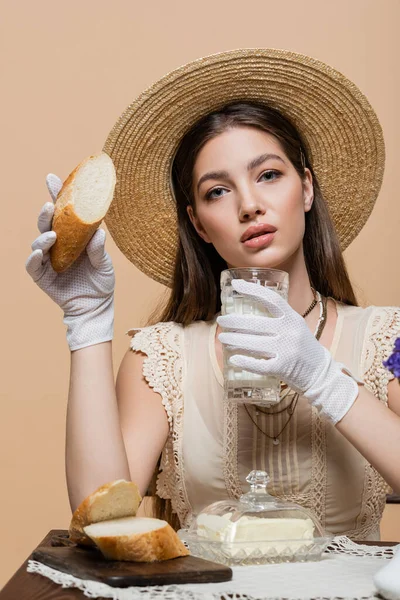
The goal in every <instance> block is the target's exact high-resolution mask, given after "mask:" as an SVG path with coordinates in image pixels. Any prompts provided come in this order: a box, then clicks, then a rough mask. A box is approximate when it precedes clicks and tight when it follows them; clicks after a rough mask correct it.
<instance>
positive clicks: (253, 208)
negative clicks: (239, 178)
mask: <svg viewBox="0 0 400 600" xmlns="http://www.w3.org/2000/svg"><path fill="white" fill-rule="evenodd" d="M263 214H265V209H264V207H263V206H262V205H261V203H260V202H258V201H257V200H253V199H247V200H246V201H243V202H242V204H241V206H240V219H241V220H243V221H249V220H250V219H252V218H253V217H254V216H256V215H263Z"/></svg>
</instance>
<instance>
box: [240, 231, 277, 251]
mask: <svg viewBox="0 0 400 600" xmlns="http://www.w3.org/2000/svg"><path fill="white" fill-rule="evenodd" d="M275 233H276V231H274V232H271V233H265V234H264V235H258V236H257V237H254V238H251V240H246V241H245V242H242V244H244V245H245V246H247V247H248V248H264V247H265V246H268V245H269V244H270V243H271V242H272V240H273V239H274V237H275Z"/></svg>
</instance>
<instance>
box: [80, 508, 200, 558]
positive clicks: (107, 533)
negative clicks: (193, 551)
mask: <svg viewBox="0 0 400 600" xmlns="http://www.w3.org/2000/svg"><path fill="white" fill-rule="evenodd" d="M84 531H85V533H86V534H87V535H88V536H89V537H90V538H91V539H92V540H93V541H94V542H95V543H96V545H97V546H98V547H99V548H100V551H101V552H102V554H103V556H104V557H105V558H107V559H109V560H125V561H134V562H154V561H158V560H160V561H161V560H169V559H170V558H177V557H178V556H187V555H188V554H189V550H187V548H186V547H185V546H184V544H183V543H182V542H181V540H180V539H179V537H178V535H177V533H176V531H174V529H172V527H171V525H169V524H168V523H167V521H162V520H161V519H153V518H150V517H149V518H148V517H128V518H125V519H114V520H112V521H103V522H102V523H95V524H93V525H88V526H87V527H85V528H84Z"/></svg>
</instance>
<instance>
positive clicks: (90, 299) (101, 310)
mask: <svg viewBox="0 0 400 600" xmlns="http://www.w3.org/2000/svg"><path fill="white" fill-rule="evenodd" d="M46 184H47V187H48V190H49V192H50V195H51V197H52V199H53V202H47V203H46V204H45V205H44V206H43V208H42V210H41V211H40V214H39V218H38V228H39V231H40V233H41V235H40V236H39V237H38V238H36V240H35V241H34V242H33V244H32V250H33V252H32V254H31V255H30V256H29V258H28V260H27V261H26V265H25V266H26V270H27V272H28V273H29V275H30V276H31V277H32V279H33V281H34V282H35V283H37V285H38V286H39V287H40V288H41V289H42V290H43V291H44V292H46V294H47V295H48V296H50V298H51V299H52V300H54V302H56V303H57V304H58V305H59V306H60V307H61V308H62V310H63V311H64V323H65V324H66V326H67V342H68V345H69V347H70V349H71V350H79V349H80V348H84V347H86V346H92V345H94V344H100V343H101V342H106V341H109V340H112V338H113V327H114V286H115V277H114V269H113V266H112V262H111V258H110V256H109V255H108V254H107V252H106V251H105V249H104V244H105V237H106V236H105V231H104V230H103V229H98V230H97V231H96V232H95V233H94V235H93V237H92V238H91V240H90V242H89V243H88V245H87V246H86V249H85V251H84V252H83V253H82V254H81V256H80V257H79V258H78V259H77V260H76V262H75V263H74V264H73V265H72V266H71V267H70V268H69V269H67V270H66V271H64V272H63V273H56V272H55V271H54V269H53V267H52V266H51V262H50V255H49V250H50V248H51V246H52V245H53V244H54V242H55V241H56V233H55V232H54V231H51V222H52V219H53V214H54V202H55V200H56V198H57V194H58V192H59V191H60V189H61V186H62V181H61V179H59V178H58V177H57V176H56V175H53V174H49V175H48V176H47V177H46Z"/></svg>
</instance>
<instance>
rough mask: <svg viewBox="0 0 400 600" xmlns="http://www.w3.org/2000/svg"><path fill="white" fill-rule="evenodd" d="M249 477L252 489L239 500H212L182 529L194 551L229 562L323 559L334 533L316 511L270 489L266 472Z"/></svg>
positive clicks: (199, 554)
mask: <svg viewBox="0 0 400 600" xmlns="http://www.w3.org/2000/svg"><path fill="white" fill-rule="evenodd" d="M246 481H247V482H248V483H249V484H250V491H249V492H247V493H246V494H243V495H242V496H240V499H239V500H221V501H219V502H214V503H213V504H210V505H209V506H207V507H206V508H205V509H204V510H203V511H202V512H201V513H200V514H198V515H197V517H196V518H194V520H193V522H192V524H191V525H190V527H189V528H188V529H180V530H179V531H178V535H179V537H180V539H181V540H182V541H184V542H186V544H187V545H188V546H189V550H190V553H191V554H193V556H199V557H201V558H205V559H207V560H212V561H215V562H219V563H223V564H227V565H254V564H264V563H278V562H295V561H310V560H319V559H320V558H321V555H322V552H323V551H324V549H325V548H326V546H327V545H328V544H329V542H330V541H331V540H332V538H333V536H330V537H327V536H325V535H324V532H323V530H322V527H321V525H320V524H319V522H318V520H317V519H316V517H315V515H313V514H312V513H311V512H310V511H308V510H307V509H305V508H303V507H302V506H300V505H298V504H295V503H291V502H285V501H283V500H280V499H279V498H275V497H274V496H271V495H270V494H268V492H267V485H268V482H269V477H268V475H267V473H266V472H265V471H251V473H249V475H248V476H247V477H246Z"/></svg>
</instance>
